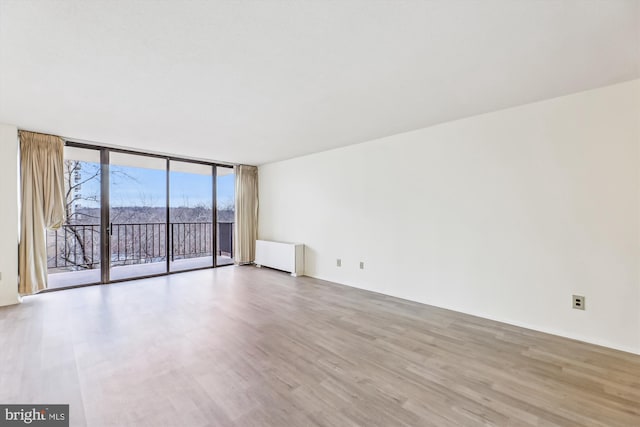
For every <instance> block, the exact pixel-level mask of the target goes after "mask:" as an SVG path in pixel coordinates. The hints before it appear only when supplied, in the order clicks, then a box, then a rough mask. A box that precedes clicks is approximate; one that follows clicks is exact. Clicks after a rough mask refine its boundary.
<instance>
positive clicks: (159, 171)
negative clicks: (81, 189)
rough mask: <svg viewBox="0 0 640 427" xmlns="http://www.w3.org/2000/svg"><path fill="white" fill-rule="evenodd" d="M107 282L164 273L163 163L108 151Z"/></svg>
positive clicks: (164, 169)
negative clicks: (109, 251)
mask: <svg viewBox="0 0 640 427" xmlns="http://www.w3.org/2000/svg"><path fill="white" fill-rule="evenodd" d="M109 157H110V160H109V163H110V165H109V198H110V207H109V215H110V220H111V224H110V248H111V271H110V278H111V280H122V279H129V278H133V277H140V276H150V275H154V274H161V273H166V271H167V264H166V261H167V247H166V236H167V234H166V233H167V226H166V217H167V208H166V203H167V184H166V176H167V175H166V174H167V171H166V165H167V163H166V160H165V159H161V158H156V157H148V156H139V155H135V154H125V153H116V152H111V153H110V155H109Z"/></svg>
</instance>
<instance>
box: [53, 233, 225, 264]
mask: <svg viewBox="0 0 640 427" xmlns="http://www.w3.org/2000/svg"><path fill="white" fill-rule="evenodd" d="M169 226H170V229H169V257H170V259H171V261H176V260H180V259H187V258H197V257H206V256H213V251H214V250H215V251H216V254H217V255H224V256H228V257H232V256H233V255H232V254H233V222H218V223H217V233H216V236H217V244H216V246H215V249H214V248H212V245H211V241H212V237H213V236H212V233H211V223H210V222H190V223H189V222H173V223H170V224H169ZM166 233H167V227H166V224H164V223H135V224H112V225H111V239H110V249H111V265H112V266H117V265H131V264H142V263H151V262H161V261H166V259H167V247H166ZM47 259H48V262H47V266H48V267H49V268H50V269H56V268H57V269H66V270H86V269H94V268H99V266H100V225H98V224H77V225H74V224H66V225H63V226H62V227H61V228H60V229H59V230H57V231H49V232H48V235H47Z"/></svg>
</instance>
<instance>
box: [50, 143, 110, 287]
mask: <svg viewBox="0 0 640 427" xmlns="http://www.w3.org/2000/svg"><path fill="white" fill-rule="evenodd" d="M64 184H65V196H66V197H65V210H66V214H67V221H66V223H65V224H64V225H63V226H62V227H61V228H60V229H59V230H56V231H53V230H48V231H47V267H48V273H49V288H60V287H65V286H75V285H85V284H89V283H98V282H100V151H99V150H91V149H85V148H75V147H65V148H64Z"/></svg>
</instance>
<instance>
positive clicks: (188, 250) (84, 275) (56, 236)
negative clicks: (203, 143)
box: [47, 143, 235, 288]
mask: <svg viewBox="0 0 640 427" xmlns="http://www.w3.org/2000/svg"><path fill="white" fill-rule="evenodd" d="M64 164H65V183H66V189H65V190H66V197H67V222H66V224H65V225H64V226H63V227H62V228H61V229H60V230H58V231H50V232H48V236H47V251H48V267H49V288H60V287H68V286H77V285H85V284H95V283H108V282H112V281H119V280H126V279H133V278H139V277H149V276H155V275H160V274H167V273H170V272H177V271H184V270H192V269H198V268H208V267H214V266H222V265H229V264H233V225H234V224H233V221H234V206H233V200H234V191H235V189H234V185H235V180H234V175H233V168H232V167H229V166H226V165H217V164H212V163H206V162H198V161H190V160H186V159H179V158H172V157H168V156H158V155H146V154H144V153H135V152H131V151H126V150H119V149H111V148H105V147H95V146H91V145H85V144H76V143H68V144H67V146H66V147H65V161H64Z"/></svg>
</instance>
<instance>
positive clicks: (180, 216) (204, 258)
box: [169, 160, 213, 271]
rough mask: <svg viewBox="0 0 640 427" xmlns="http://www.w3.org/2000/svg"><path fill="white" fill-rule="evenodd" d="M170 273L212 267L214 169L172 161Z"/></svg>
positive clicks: (170, 167)
mask: <svg viewBox="0 0 640 427" xmlns="http://www.w3.org/2000/svg"><path fill="white" fill-rule="evenodd" d="M169 170H170V171H171V175H170V189H169V195H170V198H169V220H170V224H169V227H170V228H169V232H170V239H171V246H170V249H171V262H170V265H169V268H170V270H171V271H181V270H191V269H195V268H204V267H213V248H212V244H211V242H212V241H213V209H212V207H213V177H212V173H213V168H212V167H211V166H208V165H201V164H197V163H189V162H179V161H173V160H172V161H171V162H170V166H169Z"/></svg>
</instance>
